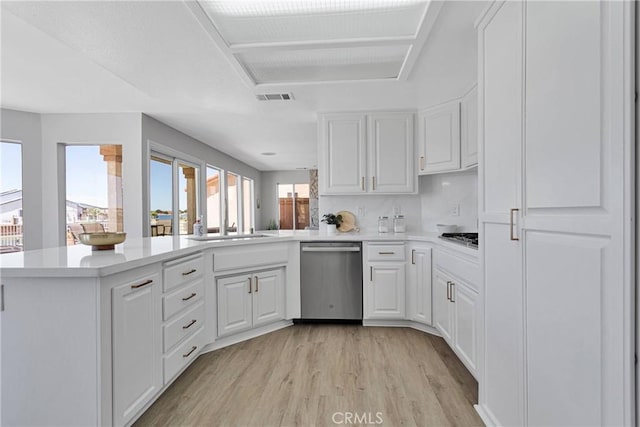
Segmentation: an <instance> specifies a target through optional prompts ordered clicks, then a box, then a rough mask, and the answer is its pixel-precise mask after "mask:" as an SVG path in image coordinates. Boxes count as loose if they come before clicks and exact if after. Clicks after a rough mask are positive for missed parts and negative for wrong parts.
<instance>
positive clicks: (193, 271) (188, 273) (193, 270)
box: [182, 268, 198, 276]
mask: <svg viewBox="0 0 640 427" xmlns="http://www.w3.org/2000/svg"><path fill="white" fill-rule="evenodd" d="M196 271H198V270H196V269H195V268H193V269H191V270H190V271H187V272H185V273H182V275H183V276H188V275H190V274H192V273H195V272H196Z"/></svg>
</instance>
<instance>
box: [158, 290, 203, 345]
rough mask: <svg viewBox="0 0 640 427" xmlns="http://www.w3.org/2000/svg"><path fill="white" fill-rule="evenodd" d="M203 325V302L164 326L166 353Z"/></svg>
mask: <svg viewBox="0 0 640 427" xmlns="http://www.w3.org/2000/svg"><path fill="white" fill-rule="evenodd" d="M202 325H204V303H202V302H201V303H199V304H196V305H195V306H194V307H193V308H191V309H189V311H187V312H186V313H184V314H182V315H181V316H178V317H177V318H176V319H174V320H172V321H171V322H169V323H167V324H166V325H165V326H164V351H165V352H166V351H167V350H169V349H170V348H171V347H173V346H174V345H176V344H177V343H178V342H179V341H180V340H182V339H183V338H184V337H186V336H188V335H190V334H191V333H193V332H194V331H196V330H198V328H200V327H201V326H202Z"/></svg>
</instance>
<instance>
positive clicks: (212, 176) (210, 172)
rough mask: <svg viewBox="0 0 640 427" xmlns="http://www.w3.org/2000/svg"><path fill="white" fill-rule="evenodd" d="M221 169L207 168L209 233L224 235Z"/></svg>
mask: <svg viewBox="0 0 640 427" xmlns="http://www.w3.org/2000/svg"><path fill="white" fill-rule="evenodd" d="M221 177H222V175H221V174H220V169H217V168H215V167H213V166H207V233H214V234H222V229H221V227H220V225H221V224H222V221H221V215H222V205H221V200H222V197H221V192H220V190H221V188H222V187H221V185H220V184H221V182H220V179H221Z"/></svg>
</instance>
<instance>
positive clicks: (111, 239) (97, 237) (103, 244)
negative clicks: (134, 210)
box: [78, 232, 127, 251]
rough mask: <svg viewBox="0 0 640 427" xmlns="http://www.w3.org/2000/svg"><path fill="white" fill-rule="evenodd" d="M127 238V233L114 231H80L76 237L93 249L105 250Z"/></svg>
mask: <svg viewBox="0 0 640 427" xmlns="http://www.w3.org/2000/svg"><path fill="white" fill-rule="evenodd" d="M126 238H127V233H123V232H115V233H108V232H104V233H80V234H78V239H80V243H82V244H83V245H88V246H91V250H93V251H106V250H109V249H114V248H115V245H117V244H118V243H122V242H124V239H126Z"/></svg>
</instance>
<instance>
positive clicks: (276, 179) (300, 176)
mask: <svg viewBox="0 0 640 427" xmlns="http://www.w3.org/2000/svg"><path fill="white" fill-rule="evenodd" d="M278 184H309V171H308V170H295V171H269V172H262V184H261V187H262V189H261V192H260V193H261V197H260V211H261V213H260V215H261V217H262V222H261V223H258V222H257V221H256V228H257V229H258V230H261V229H264V228H265V227H266V226H267V223H268V222H269V221H270V220H272V219H273V220H275V221H276V223H277V222H278V209H279V207H278V189H277V185H278Z"/></svg>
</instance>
